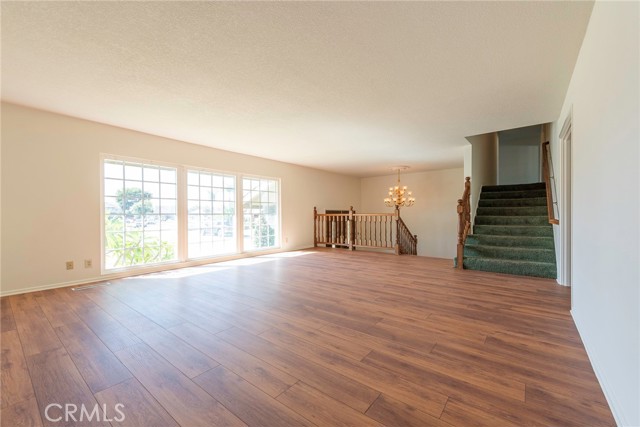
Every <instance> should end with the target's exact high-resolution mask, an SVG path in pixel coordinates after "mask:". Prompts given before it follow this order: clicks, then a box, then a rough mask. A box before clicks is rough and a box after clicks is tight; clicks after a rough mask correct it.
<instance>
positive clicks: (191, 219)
mask: <svg viewBox="0 0 640 427" xmlns="http://www.w3.org/2000/svg"><path fill="white" fill-rule="evenodd" d="M187 226H188V228H189V230H195V229H199V228H200V215H189V216H188V217H187Z"/></svg>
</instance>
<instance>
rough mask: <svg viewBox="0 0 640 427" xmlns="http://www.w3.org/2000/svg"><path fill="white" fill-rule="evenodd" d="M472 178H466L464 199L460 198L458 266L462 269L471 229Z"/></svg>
mask: <svg viewBox="0 0 640 427" xmlns="http://www.w3.org/2000/svg"><path fill="white" fill-rule="evenodd" d="M470 200H471V178H470V177H466V178H465V179H464V191H463V192H462V199H458V248H457V256H458V264H457V266H458V268H460V269H462V268H464V266H463V261H464V243H465V242H466V240H467V235H468V234H469V231H470V230H471V201H470Z"/></svg>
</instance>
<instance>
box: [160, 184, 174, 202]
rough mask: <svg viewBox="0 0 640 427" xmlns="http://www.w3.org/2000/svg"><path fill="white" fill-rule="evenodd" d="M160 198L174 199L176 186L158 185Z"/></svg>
mask: <svg viewBox="0 0 640 427" xmlns="http://www.w3.org/2000/svg"><path fill="white" fill-rule="evenodd" d="M160 196H161V197H162V198H163V199H175V198H176V185H175V184H164V183H163V184H160Z"/></svg>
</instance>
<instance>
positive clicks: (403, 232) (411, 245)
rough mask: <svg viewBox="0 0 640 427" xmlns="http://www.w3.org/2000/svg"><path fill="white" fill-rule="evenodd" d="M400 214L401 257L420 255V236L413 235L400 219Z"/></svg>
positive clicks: (399, 248) (398, 250)
mask: <svg viewBox="0 0 640 427" xmlns="http://www.w3.org/2000/svg"><path fill="white" fill-rule="evenodd" d="M396 212H398V220H397V224H398V240H399V244H398V249H397V252H399V255H404V254H407V255H417V254H418V236H416V235H415V234H411V232H410V231H409V227H407V225H406V224H405V223H404V221H403V220H402V218H400V212H399V211H396Z"/></svg>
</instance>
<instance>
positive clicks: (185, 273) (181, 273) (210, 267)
mask: <svg viewBox="0 0 640 427" xmlns="http://www.w3.org/2000/svg"><path fill="white" fill-rule="evenodd" d="M312 253H313V252H308V251H292V252H281V253H276V254H269V255H261V256H256V257H250V258H240V259H234V260H231V261H222V262H217V263H212V264H205V265H199V266H196V267H184V268H177V269H175V270H167V271H159V272H157V273H149V274H144V275H140V276H132V277H125V278H124V279H123V280H141V279H144V280H149V279H179V278H183V277H192V276H197V275H200V274H207V273H214V272H218V271H223V270H229V269H231V268H233V267H239V266H244V265H256V264H262V263H265V262H271V261H277V260H278V259H282V258H293V257H298V256H303V255H310V254H312Z"/></svg>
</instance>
